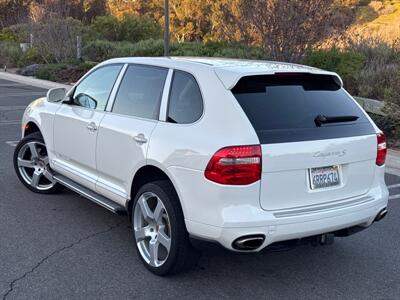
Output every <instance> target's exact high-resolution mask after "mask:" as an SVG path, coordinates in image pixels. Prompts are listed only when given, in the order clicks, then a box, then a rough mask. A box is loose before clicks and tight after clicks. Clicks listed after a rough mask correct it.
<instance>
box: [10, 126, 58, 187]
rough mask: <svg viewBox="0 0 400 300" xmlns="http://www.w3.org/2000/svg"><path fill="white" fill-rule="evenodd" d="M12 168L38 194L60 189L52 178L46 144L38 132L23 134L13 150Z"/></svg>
mask: <svg viewBox="0 0 400 300" xmlns="http://www.w3.org/2000/svg"><path fill="white" fill-rule="evenodd" d="M13 162H14V170H15V173H16V174H17V176H18V179H19V180H20V181H21V182H22V184H23V185H25V186H26V187H27V188H28V189H29V190H31V191H32V192H35V193H39V194H54V193H57V192H59V191H60V190H61V189H62V186H61V185H60V184H59V183H56V182H55V181H54V180H53V179H52V175H53V172H52V170H51V169H50V165H49V159H48V155H47V149H46V145H45V143H44V140H43V137H42V135H41V134H40V132H34V133H32V134H29V135H27V136H25V137H24V138H23V139H22V140H21V141H20V142H19V143H18V145H17V146H16V147H15V150H14V159H13Z"/></svg>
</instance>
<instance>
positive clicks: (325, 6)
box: [241, 0, 338, 62]
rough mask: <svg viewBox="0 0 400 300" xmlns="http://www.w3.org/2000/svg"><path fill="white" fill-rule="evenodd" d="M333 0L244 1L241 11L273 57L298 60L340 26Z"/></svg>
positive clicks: (283, 59)
mask: <svg viewBox="0 0 400 300" xmlns="http://www.w3.org/2000/svg"><path fill="white" fill-rule="evenodd" d="M333 3H334V1H333V0H307V1H300V0H297V1H296V0H252V1H246V0H243V1H242V3H241V10H242V13H243V15H244V17H245V18H246V20H247V21H248V22H249V23H250V24H251V26H252V27H253V28H254V29H255V31H256V33H257V35H258V38H259V41H258V42H259V43H260V44H261V45H262V47H263V48H264V50H265V51H267V52H268V53H269V54H270V55H271V57H272V58H273V59H276V60H280V61H292V62H298V61H300V60H301V59H302V57H303V56H304V55H305V53H306V52H307V51H308V50H309V49H311V48H312V47H313V46H315V45H316V44H317V43H318V42H320V41H322V40H324V39H325V38H326V37H327V36H328V34H331V33H333V31H334V30H337V29H338V27H337V26H335V24H333V22H332V15H333V7H334V6H333Z"/></svg>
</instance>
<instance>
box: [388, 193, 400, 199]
mask: <svg viewBox="0 0 400 300" xmlns="http://www.w3.org/2000/svg"><path fill="white" fill-rule="evenodd" d="M397 199H400V194H398V195H392V196H389V200H397Z"/></svg>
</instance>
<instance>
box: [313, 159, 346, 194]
mask: <svg viewBox="0 0 400 300" xmlns="http://www.w3.org/2000/svg"><path fill="white" fill-rule="evenodd" d="M316 176H318V177H316ZM308 177H309V179H310V188H311V190H321V189H327V188H334V187H338V186H340V184H341V174H340V166H339V165H332V166H325V167H317V168H310V169H308Z"/></svg>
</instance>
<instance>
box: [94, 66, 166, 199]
mask: <svg viewBox="0 0 400 300" xmlns="http://www.w3.org/2000/svg"><path fill="white" fill-rule="evenodd" d="M167 74H168V69H166V68H160V67H155V66H146V65H129V66H128V68H127V70H126V72H125V74H124V77H123V78H122V81H121V84H120V86H119V88H118V91H117V94H116V96H115V100H114V104H113V107H112V109H111V112H106V114H105V116H104V118H103V119H102V121H101V124H100V127H99V133H98V140H97V150H96V156H97V158H98V159H97V170H98V172H99V179H98V181H97V184H96V190H97V191H98V192H99V193H101V194H103V195H104V196H106V197H108V198H110V199H112V200H114V201H116V202H118V203H120V204H121V205H125V201H126V199H128V198H129V197H130V186H131V182H132V177H133V175H134V174H135V172H136V170H137V169H138V168H139V167H141V166H143V165H145V164H146V154H147V148H148V145H149V140H150V137H151V134H152V132H153V130H154V128H155V126H156V125H157V122H158V118H159V112H160V103H161V97H162V94H163V90H164V85H165V81H166V78H167Z"/></svg>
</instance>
